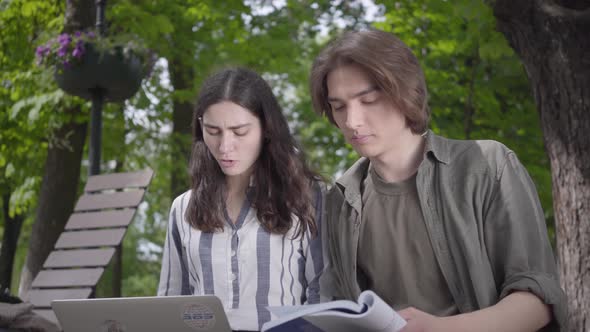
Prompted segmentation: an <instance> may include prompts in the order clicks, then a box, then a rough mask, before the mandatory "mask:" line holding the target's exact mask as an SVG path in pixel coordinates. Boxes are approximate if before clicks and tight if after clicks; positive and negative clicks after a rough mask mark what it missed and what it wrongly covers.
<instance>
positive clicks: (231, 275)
mask: <svg viewBox="0 0 590 332" xmlns="http://www.w3.org/2000/svg"><path fill="white" fill-rule="evenodd" d="M229 279H230V280H231V281H234V280H236V274H235V273H232V274H230V275H229Z"/></svg>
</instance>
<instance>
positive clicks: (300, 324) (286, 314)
mask: <svg viewBox="0 0 590 332" xmlns="http://www.w3.org/2000/svg"><path fill="white" fill-rule="evenodd" d="M268 310H269V311H270V312H271V314H272V315H273V316H274V319H272V320H271V321H269V322H267V323H265V324H264V325H262V330H261V332H265V331H268V332H275V331H281V332H290V331H293V332H295V331H300V332H321V331H327V332H330V331H338V332H348V331H350V332H363V331H364V332H370V331H382V332H397V331H399V330H401V328H402V327H404V326H405V325H406V321H405V320H404V319H403V318H402V317H401V316H400V315H399V314H398V313H397V312H395V311H394V310H393V309H391V307H390V306H389V305H387V303H385V302H384V301H383V300H382V299H381V298H380V297H379V296H377V294H375V293H374V292H372V291H370V290H366V291H364V292H362V293H361V295H360V296H359V298H358V301H357V302H353V301H348V300H338V301H332V302H326V303H319V304H310V305H300V306H282V307H268Z"/></svg>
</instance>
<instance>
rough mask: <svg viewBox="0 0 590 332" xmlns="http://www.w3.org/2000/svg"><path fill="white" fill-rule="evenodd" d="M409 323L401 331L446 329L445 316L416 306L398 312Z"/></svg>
mask: <svg viewBox="0 0 590 332" xmlns="http://www.w3.org/2000/svg"><path fill="white" fill-rule="evenodd" d="M398 314H399V315H400V316H402V318H403V319H405V320H406V321H407V322H408V324H407V325H406V326H404V328H403V329H401V330H400V332H433V331H445V327H444V317H437V316H433V315H431V314H428V313H425V312H424V311H421V310H418V309H416V308H414V307H409V308H406V309H403V310H400V311H399V312H398Z"/></svg>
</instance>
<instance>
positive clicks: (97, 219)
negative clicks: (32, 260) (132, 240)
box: [25, 169, 153, 323]
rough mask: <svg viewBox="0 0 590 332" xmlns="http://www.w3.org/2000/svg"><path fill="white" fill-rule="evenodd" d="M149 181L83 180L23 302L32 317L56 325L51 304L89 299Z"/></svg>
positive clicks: (145, 177)
mask: <svg viewBox="0 0 590 332" xmlns="http://www.w3.org/2000/svg"><path fill="white" fill-rule="evenodd" d="M152 175H153V171H152V170H151V169H147V170H144V171H140V172H130V173H113V174H105V175H94V176H90V177H89V178H88V182H87V183H86V186H85V188H84V194H83V195H82V196H81V197H80V198H79V199H78V202H77V203H76V206H75V208H74V212H73V213H72V215H71V216H70V218H69V219H68V222H67V224H66V226H65V229H64V231H63V233H62V234H61V235H60V237H59V238H58V240H57V242H56V243H55V247H54V250H53V251H52V252H51V253H50V254H49V256H48V257H47V259H46V260H45V263H44V264H43V269H42V270H41V271H40V272H39V274H38V275H37V276H36V277H35V279H34V280H33V283H32V286H31V289H30V290H29V292H28V294H27V297H26V298H25V300H28V301H30V302H31V303H33V305H34V306H35V310H34V311H35V312H36V313H37V314H39V315H41V316H43V317H45V318H47V319H49V320H51V321H53V322H56V323H57V322H58V321H57V318H56V317H55V315H54V313H53V311H52V310H51V301H53V300H56V299H80V298H89V297H93V296H94V291H95V288H96V284H97V283H98V281H99V280H100V277H101V276H102V274H103V272H104V270H105V268H106V266H107V265H108V264H109V263H110V262H111V260H112V258H113V256H115V254H116V253H117V252H120V246H121V243H122V241H123V238H124V236H125V232H126V231H127V227H128V226H129V224H130V223H131V221H132V220H133V217H134V216H135V212H136V211H137V207H138V206H139V204H140V203H141V202H142V200H143V196H144V194H145V190H146V187H147V186H148V185H149V183H150V181H151V179H152Z"/></svg>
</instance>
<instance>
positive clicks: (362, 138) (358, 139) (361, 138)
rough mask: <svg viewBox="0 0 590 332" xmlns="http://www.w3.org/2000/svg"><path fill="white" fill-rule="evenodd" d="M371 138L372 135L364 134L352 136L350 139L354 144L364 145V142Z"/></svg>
mask: <svg viewBox="0 0 590 332" xmlns="http://www.w3.org/2000/svg"><path fill="white" fill-rule="evenodd" d="M371 136H372V135H364V134H361V135H352V137H351V138H350V140H351V142H353V143H364V142H366V141H368V140H369V138H370V137H371Z"/></svg>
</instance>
